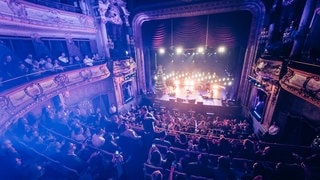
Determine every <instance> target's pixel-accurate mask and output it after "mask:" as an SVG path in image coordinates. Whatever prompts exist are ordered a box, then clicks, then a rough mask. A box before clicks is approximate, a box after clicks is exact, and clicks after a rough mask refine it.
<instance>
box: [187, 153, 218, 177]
mask: <svg viewBox="0 0 320 180" xmlns="http://www.w3.org/2000/svg"><path fill="white" fill-rule="evenodd" d="M208 159H209V158H208V155H206V154H202V153H201V154H199V155H198V159H197V161H196V162H190V163H188V165H187V167H186V173H187V174H188V175H195V176H203V177H206V178H213V168H211V167H209V160H208Z"/></svg>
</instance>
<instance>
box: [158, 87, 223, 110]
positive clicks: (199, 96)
mask: <svg viewBox="0 0 320 180" xmlns="http://www.w3.org/2000/svg"><path fill="white" fill-rule="evenodd" d="M181 89H184V88H181ZM208 95H210V96H211V97H208ZM206 97H207V98H206ZM157 99H159V100H162V101H170V100H171V101H175V102H177V101H179V102H182V103H192V104H201V103H203V105H206V106H222V105H223V104H222V100H223V99H225V91H224V89H223V88H217V89H216V90H214V92H210V93H208V92H204V91H197V90H191V91H187V90H185V89H184V90H183V91H181V90H176V91H175V96H172V95H171V96H170V95H169V94H164V95H163V96H161V97H158V98H157ZM190 100H191V101H192V100H194V101H195V102H190Z"/></svg>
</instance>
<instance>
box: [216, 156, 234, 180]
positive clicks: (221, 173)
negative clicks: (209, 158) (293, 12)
mask: <svg viewBox="0 0 320 180" xmlns="http://www.w3.org/2000/svg"><path fill="white" fill-rule="evenodd" d="M214 179H217V180H225V179H229V180H232V179H237V178H236V176H235V174H234V172H233V170H232V169H231V168H230V159H229V158H228V157H225V156H220V157H219V158H218V167H216V168H215V169H214Z"/></svg>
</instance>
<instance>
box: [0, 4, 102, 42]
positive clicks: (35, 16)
mask: <svg viewBox="0 0 320 180" xmlns="http://www.w3.org/2000/svg"><path fill="white" fill-rule="evenodd" d="M0 7H1V11H0V23H1V27H0V31H1V34H4V35H6V34H8V35H13V34H14V35H26V34H27V33H28V34H29V35H30V34H32V33H34V32H38V33H39V34H40V36H48V34H50V33H51V34H52V35H56V32H61V28H63V30H64V33H67V32H69V33H71V34H75V36H77V37H78V36H80V34H81V35H83V34H87V35H88V36H90V34H92V37H93V35H95V33H96V29H95V25H94V19H93V17H90V16H86V15H83V14H79V13H71V12H66V11H62V10H58V9H53V8H49V7H45V6H40V5H37V4H33V3H29V2H26V1H20V0H0Z"/></svg>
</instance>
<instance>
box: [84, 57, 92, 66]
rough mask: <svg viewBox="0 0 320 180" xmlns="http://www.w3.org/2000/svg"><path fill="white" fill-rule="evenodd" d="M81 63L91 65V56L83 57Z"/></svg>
mask: <svg viewBox="0 0 320 180" xmlns="http://www.w3.org/2000/svg"><path fill="white" fill-rule="evenodd" d="M83 63H84V64H85V65H87V66H93V60H92V59H91V58H84V59H83Z"/></svg>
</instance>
